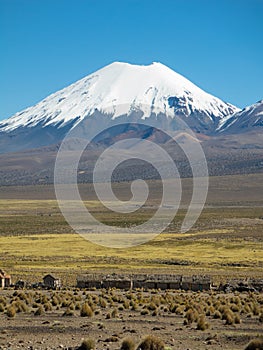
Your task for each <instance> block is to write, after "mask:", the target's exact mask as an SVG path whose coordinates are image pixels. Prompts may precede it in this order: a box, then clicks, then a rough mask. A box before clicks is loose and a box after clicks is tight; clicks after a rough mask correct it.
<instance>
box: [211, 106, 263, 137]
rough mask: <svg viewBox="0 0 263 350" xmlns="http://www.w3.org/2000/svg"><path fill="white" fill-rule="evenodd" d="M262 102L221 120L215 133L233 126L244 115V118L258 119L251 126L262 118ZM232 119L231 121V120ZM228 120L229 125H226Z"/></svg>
mask: <svg viewBox="0 0 263 350" xmlns="http://www.w3.org/2000/svg"><path fill="white" fill-rule="evenodd" d="M262 109H263V100H261V101H258V102H257V103H254V104H253V105H250V106H247V107H245V108H244V109H242V110H240V111H237V112H236V113H234V114H232V115H229V116H226V117H224V118H222V119H221V120H220V122H219V124H218V127H217V129H216V131H219V132H222V131H225V130H227V129H228V128H229V127H230V126H232V125H234V124H235V122H237V121H238V120H240V119H241V118H242V117H243V116H244V115H245V116H246V117H250V118H253V117H258V118H257V119H256V120H254V121H253V124H256V123H257V122H258V121H259V120H260V119H261V118H262V116H263V110H262ZM231 119H232V120H231ZM228 120H231V121H230V123H228V124H226V123H227V121H228Z"/></svg>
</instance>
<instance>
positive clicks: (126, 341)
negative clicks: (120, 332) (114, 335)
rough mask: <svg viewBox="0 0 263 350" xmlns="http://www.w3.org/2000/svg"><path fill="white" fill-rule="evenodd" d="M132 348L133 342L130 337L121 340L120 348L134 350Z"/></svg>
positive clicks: (133, 346)
mask: <svg viewBox="0 0 263 350" xmlns="http://www.w3.org/2000/svg"><path fill="white" fill-rule="evenodd" d="M134 349H135V343H134V341H133V340H132V339H131V338H126V339H124V340H123V342H122V344H121V348H120V350H134Z"/></svg>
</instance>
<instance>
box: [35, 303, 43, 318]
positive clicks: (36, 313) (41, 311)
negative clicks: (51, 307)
mask: <svg viewBox="0 0 263 350" xmlns="http://www.w3.org/2000/svg"><path fill="white" fill-rule="evenodd" d="M43 313H44V308H43V306H42V305H40V306H39V307H38V309H37V310H36V311H35V313H34V315H35V316H40V315H43Z"/></svg>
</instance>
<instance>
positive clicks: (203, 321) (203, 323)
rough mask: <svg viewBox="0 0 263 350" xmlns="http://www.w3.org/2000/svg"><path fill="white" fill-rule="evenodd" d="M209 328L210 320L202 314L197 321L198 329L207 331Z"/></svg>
mask: <svg viewBox="0 0 263 350" xmlns="http://www.w3.org/2000/svg"><path fill="white" fill-rule="evenodd" d="M208 328H209V324H208V322H206V318H205V315H201V316H200V317H199V319H198V321H197V326H196V329H199V330H200V331H205V330H206V329H208Z"/></svg>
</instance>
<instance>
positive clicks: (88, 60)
mask: <svg viewBox="0 0 263 350" xmlns="http://www.w3.org/2000/svg"><path fill="white" fill-rule="evenodd" d="M262 18H263V0H246V1H244V0H217V1H215V0H188V1H187V0H70V1H69V0H0V50H1V51H0V52H1V65H0V96H1V97H0V102H1V103H0V119H3V118H6V117H9V116H11V115H12V114H14V113H15V112H17V111H20V110H22V109H24V108H26V107H28V106H31V105H33V104H35V103H37V102H38V101H40V100H41V99H43V98H44V97H46V96H47V95H49V94H50V93H52V92H55V91H57V90H58V89H61V88H63V87H65V86H67V85H69V84H70V83H72V82H74V81H76V80H78V79H80V78H82V77H83V76H85V75H88V74H90V73H92V72H93V71H95V70H97V69H99V68H101V67H103V66H105V65H107V64H109V63H111V62H113V61H125V62H130V63H136V64H149V63H151V62H153V61H159V62H162V63H164V64H166V65H168V66H169V67H171V68H172V69H174V70H175V71H177V72H178V73H180V74H182V75H184V76H185V77H187V78H188V79H190V80H191V81H192V82H194V83H195V84H197V85H198V86H200V87H201V88H203V89H204V90H206V91H207V92H210V93H211V94H213V95H215V96H217V97H219V98H221V99H223V100H225V101H227V102H230V103H233V104H235V105H237V106H239V107H245V106H246V105H249V104H252V103H255V102H256V101H258V100H260V99H262V98H263V64H262V62H263V20H262Z"/></svg>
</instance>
